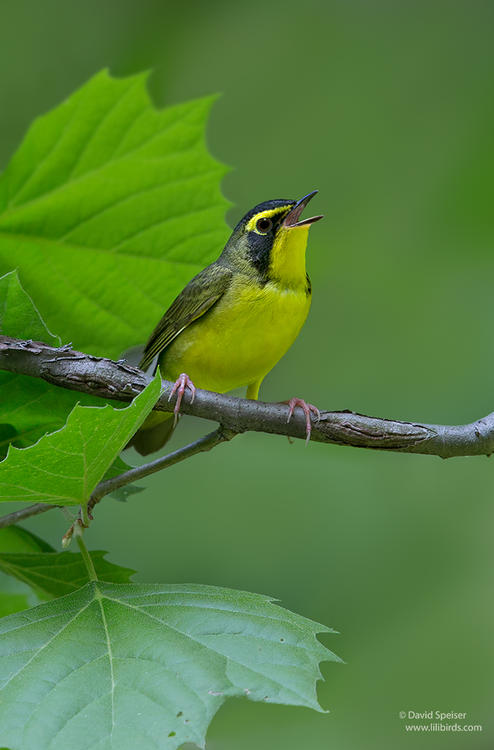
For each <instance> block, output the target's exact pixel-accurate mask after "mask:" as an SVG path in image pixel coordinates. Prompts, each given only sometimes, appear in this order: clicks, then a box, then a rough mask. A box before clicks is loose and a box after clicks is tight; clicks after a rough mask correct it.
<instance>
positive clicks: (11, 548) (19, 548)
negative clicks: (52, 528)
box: [0, 525, 55, 554]
mask: <svg viewBox="0 0 494 750" xmlns="http://www.w3.org/2000/svg"><path fill="white" fill-rule="evenodd" d="M12 552H13V553H16V554H17V553H22V554H31V553H36V552H55V550H54V549H53V547H52V546H51V544H48V542H45V540H44V539H41V538H40V537H39V536H37V535H36V534H33V533H32V531H28V530H27V529H24V528H23V527H22V526H15V525H13V526H7V527H6V528H4V529H0V554H2V553H5V554H10V553H12Z"/></svg>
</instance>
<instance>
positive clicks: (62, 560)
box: [0, 550, 135, 599]
mask: <svg viewBox="0 0 494 750" xmlns="http://www.w3.org/2000/svg"><path fill="white" fill-rule="evenodd" d="M107 554H108V553H107V552H104V551H102V550H94V551H91V558H92V561H93V564H94V567H95V569H96V573H97V575H98V578H99V579H100V580H102V581H108V582H112V583H128V582H129V581H130V576H131V575H133V574H134V573H135V570H132V569H131V568H122V567H121V566H120V565H114V564H113V563H111V562H108V561H107V560H105V559H104V556H105V555H107ZM0 569H1V570H3V572H4V573H6V574H7V575H10V576H12V577H13V578H17V579H18V580H19V581H22V582H23V583H26V584H28V585H29V586H31V587H32V588H33V589H35V591H36V592H37V593H38V594H40V595H41V596H43V598H47V596H46V595H48V598H50V599H51V598H52V597H55V596H63V595H64V594H70V593H72V592H73V591H77V589H79V588H80V587H81V586H83V585H84V584H85V583H86V582H87V580H88V575H87V569H86V566H85V563H84V560H83V557H82V555H81V554H80V552H45V553H42V554H37V555H36V554H9V553H3V552H0Z"/></svg>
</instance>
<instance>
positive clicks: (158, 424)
mask: <svg viewBox="0 0 494 750" xmlns="http://www.w3.org/2000/svg"><path fill="white" fill-rule="evenodd" d="M173 417H174V415H173V414H167V413H163V412H152V413H151V414H150V415H149V417H148V418H147V419H146V421H145V422H144V424H143V425H142V427H141V428H140V429H139V430H138V431H137V432H136V434H135V435H134V437H133V438H132V440H129V442H128V443H127V445H126V446H125V447H126V448H130V447H131V446H132V447H133V448H135V449H136V451H137V452H138V453H140V454H141V456H147V455H148V454H149V453H155V452H156V451H159V449H160V448H162V447H163V446H164V445H165V443H167V442H168V441H169V439H170V438H171V436H172V433H173V430H174V429H175V424H174V419H173Z"/></svg>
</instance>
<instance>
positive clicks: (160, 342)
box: [129, 190, 323, 455]
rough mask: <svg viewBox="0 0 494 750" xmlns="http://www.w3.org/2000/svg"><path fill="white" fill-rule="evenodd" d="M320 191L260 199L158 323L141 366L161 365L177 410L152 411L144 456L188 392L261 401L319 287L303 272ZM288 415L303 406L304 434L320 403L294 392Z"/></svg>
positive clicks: (138, 441) (166, 434) (139, 444)
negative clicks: (311, 209) (311, 210)
mask: <svg viewBox="0 0 494 750" xmlns="http://www.w3.org/2000/svg"><path fill="white" fill-rule="evenodd" d="M317 192H318V191H317V190H314V191H312V192H311V193H308V195H305V196H304V197H303V198H301V199H300V200H286V199H281V198H277V199H274V200H268V201H264V202H263V203H259V204H258V205H256V206H255V207H254V208H252V209H251V210H250V211H248V212H247V213H246V214H245V216H243V218H242V219H241V220H240V221H239V222H238V224H237V225H236V227H235V228H234V230H233V232H232V234H231V236H230V238H229V239H228V241H227V243H226V245H225V247H224V249H223V251H222V252H221V254H220V256H219V257H218V259H217V260H216V261H214V262H213V263H211V264H210V265H209V266H207V267H206V268H204V269H203V270H202V271H200V272H199V273H198V274H197V275H196V276H195V277H194V278H193V279H192V280H191V281H189V283H188V284H187V286H185V287H184V289H183V290H182V291H181V292H180V294H179V295H178V296H177V297H176V299H174V300H173V302H172V303H171V305H170V306H169V308H168V309H167V310H166V312H165V314H164V315H163V317H162V318H161V320H160V321H159V323H158V325H157V326H156V328H155V329H154V330H153V332H152V334H151V336H150V337H149V340H148V342H147V344H146V346H145V348H144V353H143V356H142V359H141V362H140V364H139V367H140V369H141V370H144V371H145V372H149V371H153V372H155V371H156V368H157V366H158V365H159V367H160V372H161V376H162V377H163V378H164V379H166V380H169V381H172V382H173V383H174V385H173V388H172V391H171V393H170V399H172V398H173V397H175V398H176V402H175V406H174V411H173V413H169V412H157V411H155V412H152V413H151V414H150V415H149V416H148V417H147V419H146V420H145V422H144V423H143V425H142V427H141V428H140V429H139V430H138V432H137V433H136V434H135V435H134V437H133V438H132V440H131V441H130V443H129V446H130V445H133V446H134V448H135V449H136V450H137V451H138V452H139V453H140V454H141V455H148V454H150V453H153V452H155V451H157V450H159V449H160V448H161V447H163V446H164V445H165V443H166V442H167V441H168V439H169V438H170V437H171V434H172V432H173V430H174V428H175V426H176V424H177V419H178V416H179V412H180V406H181V402H182V398H183V396H184V394H185V392H186V391H187V390H188V391H190V394H191V401H192V400H193V399H194V396H195V393H196V387H198V388H202V389H205V390H209V391H216V392H217V393H226V392H227V391H231V390H233V389H236V388H240V387H246V389H247V391H246V396H247V398H249V399H257V398H258V394H259V388H260V386H261V383H262V381H263V379H264V378H265V376H266V375H267V374H268V373H269V372H270V371H271V370H272V369H273V367H274V366H275V365H276V364H277V362H278V361H279V360H280V359H281V358H282V357H283V355H284V354H285V353H286V352H287V351H288V349H289V348H290V346H291V345H292V344H293V342H294V341H295V339H296V338H297V336H298V334H299V333H300V330H301V328H302V326H303V325H304V323H305V320H306V318H307V315H308V313H309V308H310V304H311V296H312V287H311V282H310V278H309V275H308V274H307V271H306V248H307V241H308V234H309V229H310V227H311V225H312V224H314V223H315V222H316V221H319V220H320V219H322V218H323V216H322V215H318V216H312V217H311V218H308V219H301V218H300V217H301V214H302V211H303V210H304V208H305V207H306V205H307V204H308V203H309V201H310V200H311V199H312V198H313V197H314V196H315V195H316V193H317ZM284 403H286V404H287V406H288V415H287V421H290V419H291V417H292V415H293V413H294V410H295V409H296V408H297V407H298V408H301V409H302V411H303V413H304V415H305V420H306V437H307V441H308V440H309V439H310V435H311V419H312V417H314V418H316V419H319V418H320V413H319V410H318V409H317V407H315V406H314V405H313V404H308V403H307V402H305V401H304V400H303V399H300V398H292V399H290V400H289V401H286V402H284Z"/></svg>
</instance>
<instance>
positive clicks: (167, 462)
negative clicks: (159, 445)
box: [87, 427, 236, 519]
mask: <svg viewBox="0 0 494 750" xmlns="http://www.w3.org/2000/svg"><path fill="white" fill-rule="evenodd" d="M235 434H236V433H234V432H231V431H228V430H225V429H223V427H218V429H217V430H214V432H210V433H209V435H205V436H204V437H202V438H199V439H198V440H195V441H194V442H193V443H189V445H186V446H184V447H183V448H178V450H176V451H173V452H172V453H168V455H166V456H162V457H161V458H156V459H155V460H154V461H150V462H149V463H147V464H143V465H142V466H135V467H134V468H132V469H129V471H126V472H124V473H123V474H119V475H118V476H116V477H112V478H111V479H106V480H105V481H104V482H100V483H99V484H98V485H97V486H96V488H95V489H94V491H93V493H92V495H91V497H90V499H89V502H88V505H87V509H88V514H89V518H90V519H91V518H92V510H93V508H94V506H95V505H96V503H99V501H100V500H102V499H103V498H104V497H105V495H109V494H110V493H111V492H113V491H114V490H118V489H120V487H125V485H126V484H130V483H131V482H136V481H138V480H139V479H143V478H144V477H148V476H149V475H150V474H155V473H156V472H157V471H162V470H163V469H168V468H169V467H170V466H174V464H178V463H180V461H185V459H186V458H190V457H191V456H195V455H196V453H203V452H205V451H210V450H211V449H212V448H214V447H215V446H216V445H219V444H220V443H224V442H225V441H227V440H231V439H232V438H233V437H234V436H235Z"/></svg>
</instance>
